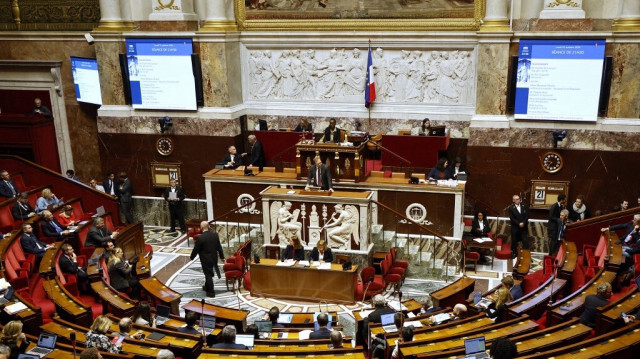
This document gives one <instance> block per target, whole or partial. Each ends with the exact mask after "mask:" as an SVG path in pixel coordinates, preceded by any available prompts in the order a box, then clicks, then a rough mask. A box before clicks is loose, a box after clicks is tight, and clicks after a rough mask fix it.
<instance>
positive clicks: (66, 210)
mask: <svg viewBox="0 0 640 359" xmlns="http://www.w3.org/2000/svg"><path fill="white" fill-rule="evenodd" d="M58 222H59V223H60V224H61V225H63V226H73V225H75V224H76V223H77V222H78V219H76V217H74V215H73V207H72V206H71V205H69V204H67V205H65V206H64V207H63V208H62V211H60V213H58Z"/></svg>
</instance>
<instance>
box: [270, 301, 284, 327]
mask: <svg viewBox="0 0 640 359" xmlns="http://www.w3.org/2000/svg"><path fill="white" fill-rule="evenodd" d="M279 317H280V309H279V308H278V307H276V306H273V307H271V309H269V313H267V318H268V319H269V320H270V321H271V327H272V328H284V324H282V323H278V318H279Z"/></svg>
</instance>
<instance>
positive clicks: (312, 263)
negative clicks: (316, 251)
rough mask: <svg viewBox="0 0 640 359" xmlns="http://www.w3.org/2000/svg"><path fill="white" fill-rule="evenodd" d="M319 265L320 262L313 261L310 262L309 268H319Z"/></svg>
mask: <svg viewBox="0 0 640 359" xmlns="http://www.w3.org/2000/svg"><path fill="white" fill-rule="evenodd" d="M319 265H320V262H319V261H313V262H311V267H317V266H319Z"/></svg>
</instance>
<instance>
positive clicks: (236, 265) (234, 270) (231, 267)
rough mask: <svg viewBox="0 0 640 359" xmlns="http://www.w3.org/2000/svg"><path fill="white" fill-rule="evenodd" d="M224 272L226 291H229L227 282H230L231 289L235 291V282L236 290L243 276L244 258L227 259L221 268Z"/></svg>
mask: <svg viewBox="0 0 640 359" xmlns="http://www.w3.org/2000/svg"><path fill="white" fill-rule="evenodd" d="M222 270H223V271H224V278H225V284H226V285H227V290H229V282H231V288H232V290H233V291H235V288H236V282H237V283H238V289H240V284H241V282H242V278H243V276H244V270H245V260H244V257H241V256H234V257H229V258H227V261H226V263H225V264H224V265H223V266H222Z"/></svg>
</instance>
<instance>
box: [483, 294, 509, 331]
mask: <svg viewBox="0 0 640 359" xmlns="http://www.w3.org/2000/svg"><path fill="white" fill-rule="evenodd" d="M496 294H497V295H498V299H497V300H496V309H495V310H494V311H491V310H489V311H488V312H487V316H488V317H489V318H491V319H494V318H495V322H496V323H501V322H502V320H503V319H504V310H505V307H506V304H507V303H508V302H511V301H512V300H513V298H511V293H509V289H507V288H504V287H502V288H500V289H498V290H497V291H496Z"/></svg>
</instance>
